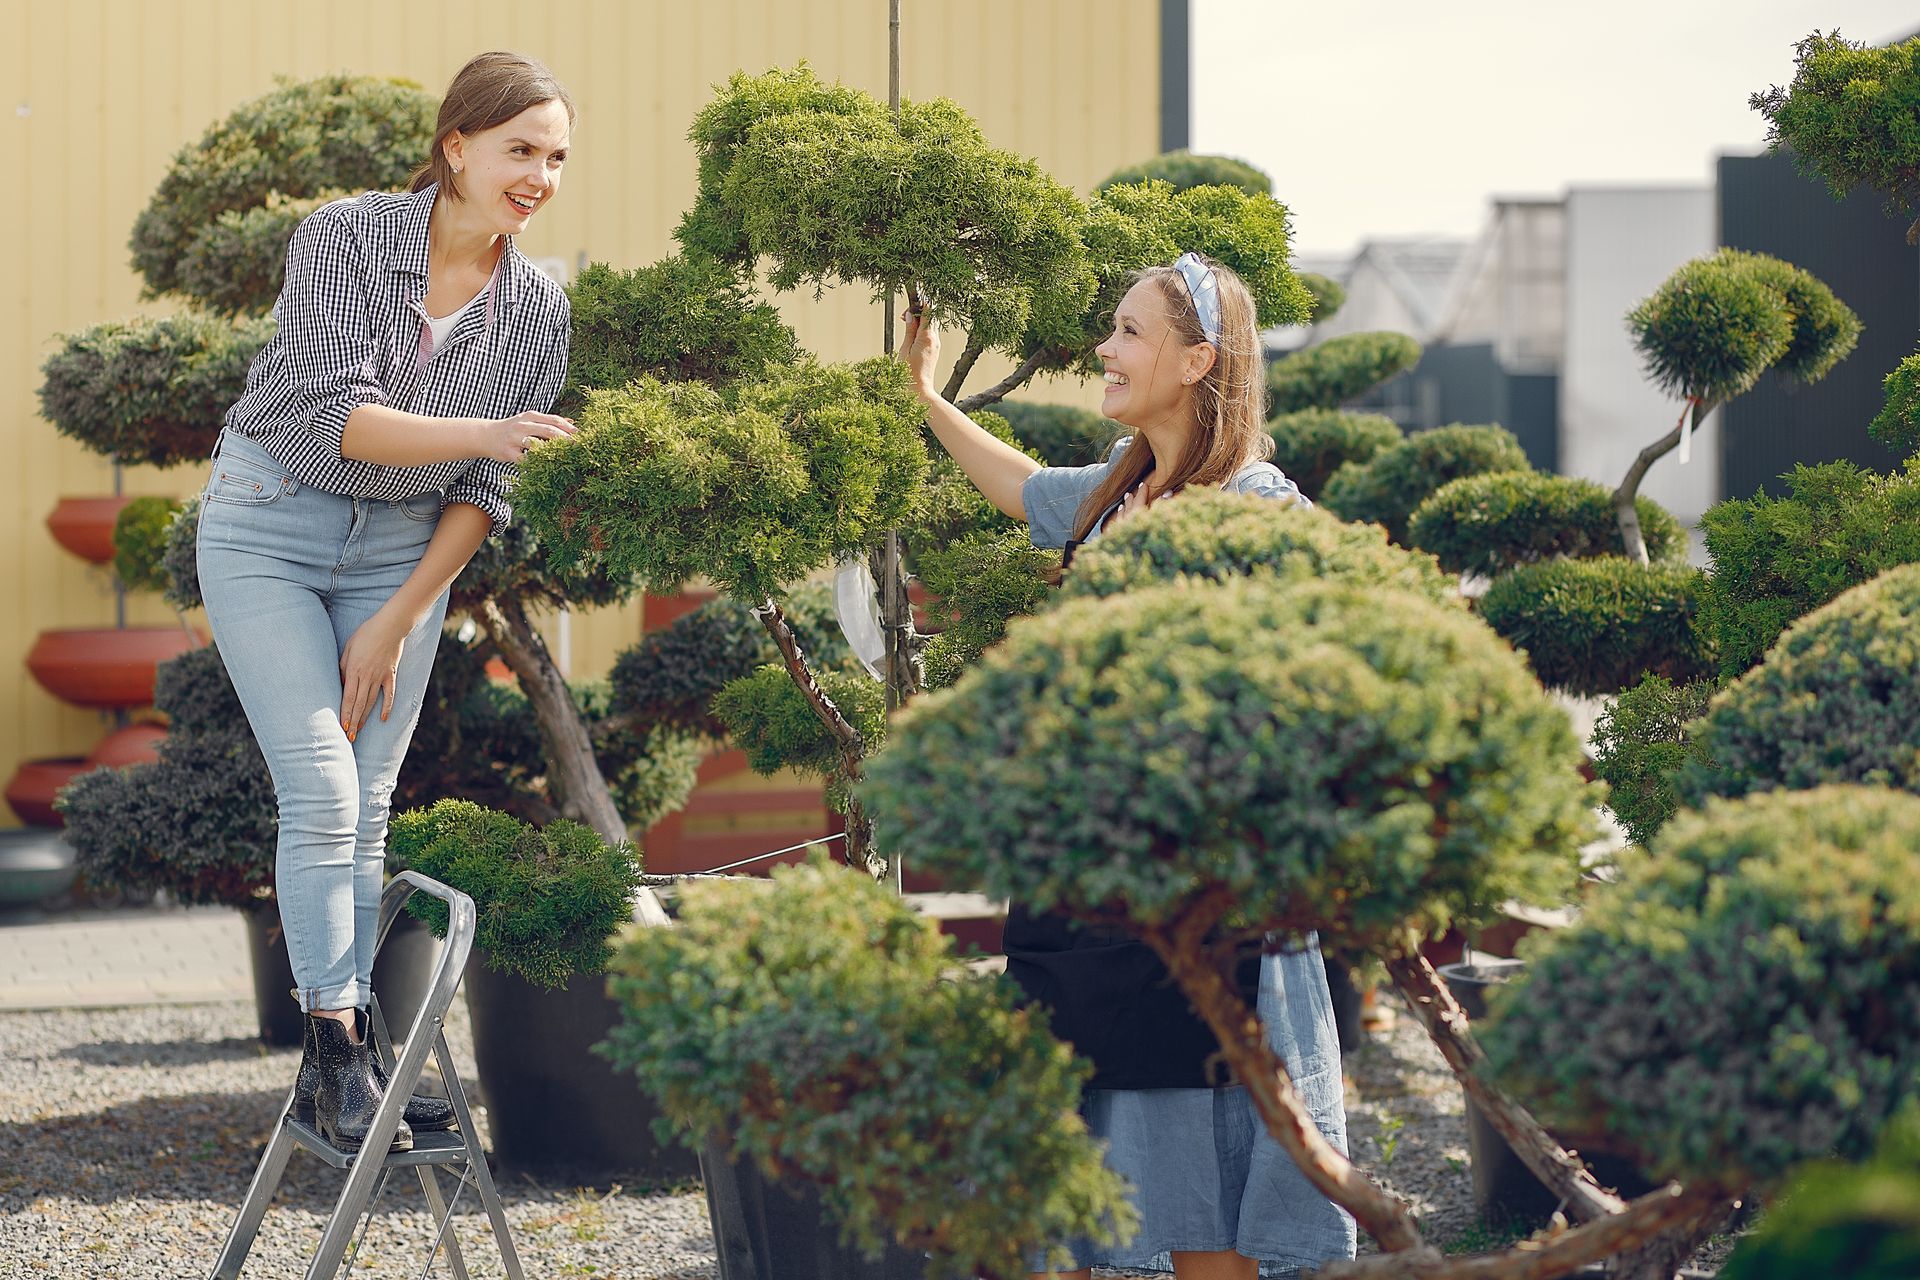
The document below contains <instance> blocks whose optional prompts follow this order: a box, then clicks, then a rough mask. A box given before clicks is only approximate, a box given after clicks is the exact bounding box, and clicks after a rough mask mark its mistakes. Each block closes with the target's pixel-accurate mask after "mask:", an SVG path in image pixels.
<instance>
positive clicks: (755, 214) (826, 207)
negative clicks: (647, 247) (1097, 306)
mask: <svg viewBox="0 0 1920 1280" xmlns="http://www.w3.org/2000/svg"><path fill="white" fill-rule="evenodd" d="M690 136H691V137H692V139H693V142H694V145H695V147H696V148H698V150H699V154H700V194H699V199H698V202H697V203H696V205H695V206H694V208H693V210H692V211H691V212H689V213H688V215H687V216H686V218H685V220H683V221H682V223H681V226H680V230H679V232H678V233H677V234H678V236H679V239H680V241H681V243H682V244H683V245H685V246H686V247H687V248H688V249H690V250H694V251H696V252H701V253H706V254H710V255H713V256H715V257H718V258H720V259H722V260H724V261H727V262H731V263H734V264H736V265H738V266H741V267H743V268H744V267H750V266H751V265H752V264H753V262H754V260H755V259H756V258H765V259H766V260H768V262H769V263H770V272H769V276H768V278H769V280H770V281H771V283H772V284H773V285H774V286H775V287H776V288H779V289H792V288H795V287H797V286H799V285H802V284H808V285H814V286H816V287H817V286H823V285H827V284H832V283H853V282H859V283H864V284H868V285H871V286H872V287H873V288H874V289H875V291H876V292H886V291H889V290H891V291H893V292H895V293H900V292H904V291H905V290H906V289H907V288H908V286H909V285H917V286H918V287H919V288H920V290H921V292H922V294H923V295H924V296H925V297H926V298H927V300H928V302H929V303H931V305H932V306H933V308H934V310H935V311H936V312H939V313H941V314H942V315H948V316H952V317H956V318H958V319H960V320H961V321H963V322H964V324H965V326H966V328H967V329H968V330H969V331H970V333H971V335H972V336H973V338H974V339H975V340H977V341H979V342H981V343H983V344H984V345H985V346H987V347H989V348H1002V349H1006V350H1010V351H1011V350H1015V349H1016V348H1017V345H1018V343H1019V340H1020V339H1021V337H1022V335H1024V334H1025V333H1027V332H1028V331H1029V330H1031V331H1033V332H1034V333H1035V334H1037V335H1039V336H1040V337H1041V339H1042V340H1044V341H1056V342H1057V341H1061V340H1063V339H1065V338H1066V337H1067V336H1068V335H1070V334H1071V333H1073V332H1074V331H1075V329H1076V328H1077V322H1078V320H1079V317H1080V314H1081V312H1082V311H1084V310H1085V308H1086V305H1087V300H1088V297H1089V295H1090V294H1091V293H1092V290H1093V274H1092V272H1091V270H1090V269H1089V267H1088V264H1087V258H1086V252H1085V250H1084V249H1083V248H1082V247H1081V244H1080V240H1079V238H1078V236H1076V235H1075V231H1076V227H1077V224H1078V220H1079V217H1080V211H1081V206H1080V202H1079V201H1078V200H1077V199H1076V198H1075V197H1074V194H1073V193H1072V192H1071V191H1069V190H1067V188H1065V187H1063V186H1061V185H1060V184H1059V183H1057V182H1055V181H1054V180H1053V179H1052V178H1050V177H1049V176H1047V174H1046V173H1045V171H1043V170H1042V169H1041V168H1040V167H1039V165H1037V164H1035V163H1034V162H1033V161H1031V160H1028V159H1025V158H1022V157H1020V156H1017V155H1014V154H1013V153H1011V152H1007V151H1001V150H998V149H996V148H993V147H990V146H988V145H987V142H986V139H985V137H984V136H983V135H982V134H981V132H980V129H979V126H978V125H976V124H975V123H974V122H973V120H972V119H971V118H969V117H968V116H967V114H966V113H965V112H964V111H962V110H961V109H960V108H959V107H958V106H956V105H954V103H952V102H951V101H949V100H947V99H945V98H941V99H936V100H935V101H932V102H903V103H902V104H901V106H900V119H899V123H898V125H897V126H896V125H895V123H894V121H893V119H892V118H891V116H890V115H889V113H888V110H887V106H886V104H885V103H883V102H881V101H880V100H879V99H877V98H874V97H872V96H871V95H868V94H865V93H861V92H859V91H857V90H850V89H846V88H844V87H841V86H838V85H836V86H831V87H830V86H827V85H824V84H822V83H820V81H819V80H818V79H817V78H816V77H815V76H814V74H813V72H812V71H811V70H810V69H808V68H807V67H806V65H805V64H802V65H801V66H799V67H797V68H795V69H793V70H790V71H785V70H775V71H770V72H768V73H767V74H765V75H762V76H747V75H745V74H744V73H735V75H734V76H733V78H732V79H731V80H730V81H729V82H728V84H727V87H726V88H725V89H723V90H721V92H720V93H719V95H718V96H717V97H716V98H715V99H714V101H713V102H712V103H710V104H708V106H706V107H705V108H704V109H703V110H702V111H701V112H700V114H699V115H698V116H696V117H695V119H694V124H693V129H692V131H691V134H690Z"/></svg>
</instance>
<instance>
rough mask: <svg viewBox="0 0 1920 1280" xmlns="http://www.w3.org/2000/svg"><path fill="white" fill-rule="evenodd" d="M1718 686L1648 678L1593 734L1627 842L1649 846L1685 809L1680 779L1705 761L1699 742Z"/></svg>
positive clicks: (1605, 714)
mask: <svg viewBox="0 0 1920 1280" xmlns="http://www.w3.org/2000/svg"><path fill="white" fill-rule="evenodd" d="M1718 688H1719V685H1718V684H1717V683H1715V682H1714V681H1712V680H1693V681H1689V682H1688V683H1685V684H1675V683H1674V682H1673V681H1671V680H1669V679H1667V678H1666V677H1665V676H1648V677H1647V678H1646V679H1644V680H1642V681H1641V682H1640V683H1639V684H1636V685H1634V686H1633V687H1632V688H1630V689H1626V690H1624V691H1622V692H1621V694H1620V696H1619V697H1617V698H1615V699H1614V700H1613V701H1612V702H1611V703H1609V704H1608V706H1607V709H1606V710H1605V711H1602V712H1601V713H1600V718H1599V720H1598V721H1597V722H1596V723H1595V725H1594V728H1593V771H1594V773H1596V774H1597V775H1599V778H1600V780H1601V781H1602V782H1604V783H1606V784H1607V807H1608V808H1609V809H1611V810H1612V811H1613V816H1614V817H1615V818H1617V819H1619V821H1620V825H1621V826H1622V827H1624V828H1625V829H1626V832H1627V839H1629V840H1631V841H1633V842H1634V843H1635V844H1638V845H1645V844H1647V843H1648V842H1650V841H1651V840H1652V839H1653V837H1654V836H1655V835H1656V834H1658V833H1659V830H1660V828H1661V827H1663V826H1665V825H1666V823H1667V819H1669V818H1671V817H1672V816H1673V815H1674V813H1675V812H1676V811H1677V810H1678V809H1679V807H1680V796H1679V793H1678V791H1677V790H1676V788H1675V782H1674V779H1675V776H1676V775H1677V774H1678V773H1679V771H1680V769H1681V767H1682V766H1683V765H1685V764H1686V763H1687V762H1688V761H1689V760H1696V759H1701V758H1703V748H1702V747H1701V745H1700V744H1699V742H1697V741H1696V740H1695V738H1694V734H1695V732H1696V731H1697V728H1698V725H1697V722H1698V721H1699V719H1700V717H1701V716H1703V715H1705V714H1706V712H1707V704H1708V702H1710V701H1711V700H1712V698H1713V695H1714V692H1715V691H1716V690H1717V689H1718Z"/></svg>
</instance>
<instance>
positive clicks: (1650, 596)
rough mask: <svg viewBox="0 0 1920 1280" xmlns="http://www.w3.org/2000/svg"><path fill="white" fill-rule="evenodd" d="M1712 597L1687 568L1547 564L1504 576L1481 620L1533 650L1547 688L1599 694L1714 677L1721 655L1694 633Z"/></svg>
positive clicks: (1611, 561)
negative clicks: (1705, 599)
mask: <svg viewBox="0 0 1920 1280" xmlns="http://www.w3.org/2000/svg"><path fill="white" fill-rule="evenodd" d="M1704 590H1705V581H1704V575H1702V574H1701V573H1700V571H1699V570H1697V569H1694V568H1691V567H1689V566H1687V565H1685V564H1656V565H1642V564H1636V563H1635V562H1634V561H1632V560H1628V559H1626V558H1624V557H1620V556H1603V557H1600V558H1598V559H1592V560H1545V561H1541V562H1540V563H1538V564H1530V565H1523V566H1522V567H1520V568H1518V569H1515V570H1513V571H1512V572H1510V573H1504V574H1501V575H1500V576H1499V577H1498V578H1495V579H1494V580H1493V585H1492V586H1490V587H1488V588H1487V592H1486V594H1485V595H1484V596H1482V597H1481V598H1480V616H1481V617H1482V618H1484V619H1485V620H1486V623H1487V625H1488V626H1490V627H1492V628H1493V629H1494V630H1495V631H1496V632H1498V633H1499V634H1500V635H1501V636H1502V637H1504V638H1505V639H1506V640H1508V641H1509V642H1510V643H1511V644H1512V645H1513V646H1514V648H1516V649H1521V650H1524V651H1525V653H1526V655H1527V661H1528V663H1529V664H1530V665H1531V666H1532V667H1533V670H1534V674H1535V675H1537V676H1539V677H1540V683H1542V684H1544V685H1546V686H1548V687H1549V688H1553V689H1565V690H1567V691H1568V692H1570V693H1577V694H1583V695H1587V696H1598V695H1602V694H1609V693H1613V692H1615V691H1617V690H1620V689H1624V688H1626V687H1627V686H1628V685H1631V684H1634V683H1636V682H1638V681H1639V679H1640V677H1641V676H1643V675H1645V674H1646V673H1648V672H1651V673H1653V674H1655V675H1661V676H1666V677H1667V678H1668V679H1670V680H1678V681H1682V682H1685V681H1688V680H1693V679H1696V678H1698V677H1700V676H1703V675H1705V674H1707V673H1708V672H1710V671H1711V670H1712V669H1713V653H1712V650H1711V648H1710V647H1709V646H1708V645H1707V644H1706V642H1705V641H1704V640H1703V639H1702V637H1701V636H1700V634H1699V631H1698V629H1697V628H1696V627H1695V625H1694V619H1695V617H1696V615H1697V614H1698V612H1699V609H1700V597H1701V595H1702V593H1703V592H1704Z"/></svg>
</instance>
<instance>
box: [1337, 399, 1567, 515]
mask: <svg viewBox="0 0 1920 1280" xmlns="http://www.w3.org/2000/svg"><path fill="white" fill-rule="evenodd" d="M1531 465H1532V464H1530V463H1529V462H1528V461H1527V455H1526V453H1525V451H1523V450H1522V449H1521V448H1520V442H1519V441H1518V440H1516V439H1514V436H1513V433H1512V432H1511V431H1508V430H1507V429H1506V428H1504V427H1470V426H1460V425H1457V424H1456V425H1454V426H1448V427H1435V428H1434V429H1433V430H1431V431H1417V432H1415V433H1414V434H1413V435H1410V436H1408V437H1407V438H1406V439H1405V440H1402V441H1401V442H1400V443H1399V444H1396V445H1391V446H1389V447H1388V448H1385V449H1382V450H1381V451H1380V452H1379V453H1376V454H1374V455H1373V457H1372V458H1370V459H1368V460H1367V461H1366V462H1351V463H1348V464H1347V465H1346V466H1343V467H1341V468H1340V469H1339V470H1338V471H1336V472H1334V473H1333V477H1332V478H1331V479H1329V480H1328V481H1327V486H1326V488H1325V489H1324V490H1323V491H1322V492H1321V495H1320V500H1321V504H1322V505H1323V506H1325V507H1327V508H1328V509H1329V510H1331V511H1333V512H1334V513H1335V514H1337V515H1340V516H1343V517H1345V518H1346V519H1348V520H1361V521H1367V522H1371V523H1373V524H1378V525H1382V526H1384V527H1385V528H1386V531H1387V536H1388V537H1389V538H1391V539H1393V541H1395V542H1397V543H1402V544H1404V543H1405V542H1406V540H1407V521H1408V520H1409V519H1410V518H1411V517H1412V515H1413V513H1414V510H1415V509H1416V508H1417V507H1419V505H1420V504H1421V503H1422V502H1424V501H1426V499H1427V496H1428V495H1429V494H1431V493H1433V491H1434V490H1436V489H1438V488H1439V487H1440V486H1441V485H1444V484H1446V483H1447V482H1448V481H1450V480H1458V479H1459V478H1460V477H1461V476H1471V475H1480V474H1482V473H1485V472H1493V471H1526V470H1529V469H1530V467H1531Z"/></svg>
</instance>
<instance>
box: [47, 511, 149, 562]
mask: <svg viewBox="0 0 1920 1280" xmlns="http://www.w3.org/2000/svg"><path fill="white" fill-rule="evenodd" d="M132 501H133V499H132V498H62V499H60V505H59V506H57V507H55V508H54V509H53V511H52V513H51V514H49V515H48V516H47V529H48V531H49V532H51V533H52V534H53V540H54V541H55V542H57V543H59V544H60V545H61V546H63V547H65V548H66V549H67V550H69V551H71V552H73V554H75V555H77V556H79V557H80V558H81V559H82V560H87V561H90V562H92V563H93V564H105V563H106V562H107V561H109V560H111V559H113V522H114V521H115V520H117V519H119V518H120V512H121V509H122V508H124V507H125V506H126V505H127V504H128V503H129V502H132Z"/></svg>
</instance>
